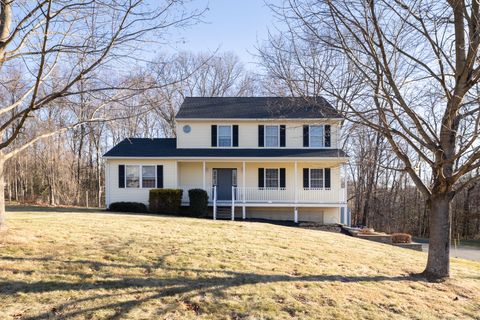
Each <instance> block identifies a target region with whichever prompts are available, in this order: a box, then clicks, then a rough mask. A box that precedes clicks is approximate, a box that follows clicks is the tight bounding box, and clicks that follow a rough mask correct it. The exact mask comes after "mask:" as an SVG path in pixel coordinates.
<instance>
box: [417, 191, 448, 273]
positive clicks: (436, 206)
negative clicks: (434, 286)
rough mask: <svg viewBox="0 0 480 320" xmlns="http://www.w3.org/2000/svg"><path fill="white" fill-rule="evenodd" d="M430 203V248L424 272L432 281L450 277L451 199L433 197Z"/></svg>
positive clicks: (443, 195)
mask: <svg viewBox="0 0 480 320" xmlns="http://www.w3.org/2000/svg"><path fill="white" fill-rule="evenodd" d="M429 201H430V203H429V205H430V223H429V234H430V241H429V248H428V261H427V267H426V268H425V271H424V272H423V273H424V275H425V276H426V277H427V278H428V279H430V280H441V279H444V278H447V277H449V276H450V233H451V225H450V197H449V196H448V195H447V194H440V195H432V197H431V199H430V200H429Z"/></svg>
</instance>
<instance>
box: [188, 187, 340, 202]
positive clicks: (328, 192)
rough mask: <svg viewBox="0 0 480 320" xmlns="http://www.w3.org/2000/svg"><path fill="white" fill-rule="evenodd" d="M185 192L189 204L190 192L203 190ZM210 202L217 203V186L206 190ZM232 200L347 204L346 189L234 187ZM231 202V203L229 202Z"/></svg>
mask: <svg viewBox="0 0 480 320" xmlns="http://www.w3.org/2000/svg"><path fill="white" fill-rule="evenodd" d="M179 189H182V190H183V196H182V202H183V203H188V202H189V198H188V190H190V189H203V187H201V186H180V187H179ZM206 191H207V194H208V201H209V202H210V203H212V204H213V203H214V202H215V203H216V202H217V198H216V196H217V193H216V192H217V191H218V190H216V187H215V186H213V187H212V186H208V187H207V188H206ZM232 199H233V201H235V202H236V204H237V205H240V204H241V203H319V204H321V203H326V204H345V203H346V201H347V200H346V190H345V188H340V189H330V188H299V189H297V190H296V192H295V189H294V188H258V187H245V188H244V187H232ZM228 202H230V201H228Z"/></svg>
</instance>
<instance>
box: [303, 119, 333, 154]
mask: <svg viewBox="0 0 480 320" xmlns="http://www.w3.org/2000/svg"><path fill="white" fill-rule="evenodd" d="M312 127H322V132H323V134H322V141H321V145H320V146H319V147H313V146H312V145H311V144H312ZM330 130H331V129H330ZM331 146H332V141H331V138H330V147H325V125H324V124H309V125H308V148H310V149H323V148H331Z"/></svg>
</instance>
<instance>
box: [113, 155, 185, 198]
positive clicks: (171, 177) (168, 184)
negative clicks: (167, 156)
mask: <svg viewBox="0 0 480 320" xmlns="http://www.w3.org/2000/svg"><path fill="white" fill-rule="evenodd" d="M120 164H125V165H163V185H164V187H165V188H176V186H177V170H176V168H175V161H173V160H133V159H128V160H127V159H119V160H117V159H108V160H107V162H106V181H107V185H106V197H107V206H108V205H109V204H110V203H113V202H120V201H133V202H142V203H144V204H146V205H147V204H148V193H149V190H150V189H148V188H119V187H118V165H120Z"/></svg>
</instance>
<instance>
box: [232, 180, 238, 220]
mask: <svg viewBox="0 0 480 320" xmlns="http://www.w3.org/2000/svg"><path fill="white" fill-rule="evenodd" d="M236 188H237V187H235V186H232V221H234V220H235V189H236Z"/></svg>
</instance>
